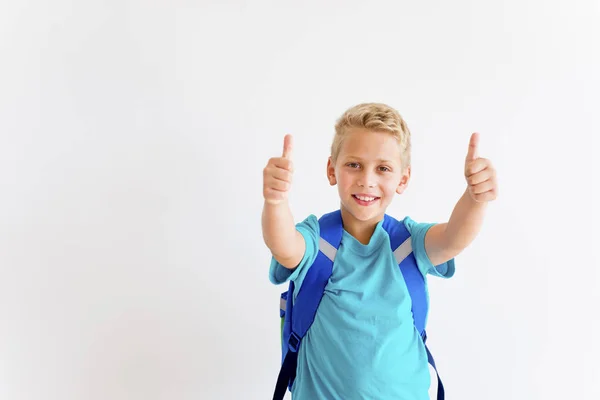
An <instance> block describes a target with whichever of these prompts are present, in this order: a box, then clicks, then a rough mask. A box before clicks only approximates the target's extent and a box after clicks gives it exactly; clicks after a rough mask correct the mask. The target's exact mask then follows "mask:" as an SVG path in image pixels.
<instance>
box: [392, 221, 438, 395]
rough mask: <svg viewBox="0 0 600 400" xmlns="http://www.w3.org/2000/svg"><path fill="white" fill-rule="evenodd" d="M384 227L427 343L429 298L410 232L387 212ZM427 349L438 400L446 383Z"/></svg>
mask: <svg viewBox="0 0 600 400" xmlns="http://www.w3.org/2000/svg"><path fill="white" fill-rule="evenodd" d="M383 229H385V231H386V232H387V233H388V235H389V237H390V245H391V248H392V251H393V252H394V257H395V258H396V261H397V262H398V264H399V266H400V271H401V272H402V276H403V278H404V281H405V282H406V286H407V288H408V293H409V295H410V299H411V303H412V307H411V311H412V315H413V321H414V324H415V327H416V328H417V331H418V332H419V334H420V335H421V338H422V339H423V344H425V342H426V341H427V333H426V331H425V324H426V323H427V313H428V312H429V299H428V297H427V289H426V286H425V278H424V277H423V274H421V271H420V270H419V267H418V266H417V260H416V258H415V255H414V254H413V251H412V242H411V237H410V232H409V231H408V229H407V228H406V226H405V225H404V223H403V222H400V221H398V220H396V219H394V218H392V217H390V216H389V215H387V214H386V215H385V216H384V219H383ZM425 350H426V351H427V361H428V362H429V364H431V366H432V367H433V369H434V370H435V373H436V376H437V380H438V394H437V400H444V397H445V392H444V385H442V380H441V379H440V375H439V374H438V372H437V367H436V366H435V360H434V359H433V356H432V355H431V352H430V351H429V348H428V347H427V344H425Z"/></svg>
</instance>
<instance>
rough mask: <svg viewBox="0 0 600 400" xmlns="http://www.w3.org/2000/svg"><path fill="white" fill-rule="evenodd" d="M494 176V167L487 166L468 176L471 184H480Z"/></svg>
mask: <svg viewBox="0 0 600 400" xmlns="http://www.w3.org/2000/svg"><path fill="white" fill-rule="evenodd" d="M493 177H494V171H493V169H492V168H485V169H484V170H482V171H479V172H477V173H474V174H471V175H468V176H467V183H468V184H469V185H471V186H474V185H478V184H480V183H481V182H485V181H487V180H490V179H491V178H493Z"/></svg>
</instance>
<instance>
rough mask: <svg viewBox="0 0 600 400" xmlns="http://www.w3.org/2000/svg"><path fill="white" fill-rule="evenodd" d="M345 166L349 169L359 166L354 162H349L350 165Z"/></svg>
mask: <svg viewBox="0 0 600 400" xmlns="http://www.w3.org/2000/svg"><path fill="white" fill-rule="evenodd" d="M346 166H348V167H350V168H358V167H359V166H360V165H358V163H355V162H350V163H348V164H346Z"/></svg>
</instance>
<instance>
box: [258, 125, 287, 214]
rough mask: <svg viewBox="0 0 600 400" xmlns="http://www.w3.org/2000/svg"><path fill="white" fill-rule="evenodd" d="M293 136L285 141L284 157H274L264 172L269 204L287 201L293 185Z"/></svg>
mask: <svg viewBox="0 0 600 400" xmlns="http://www.w3.org/2000/svg"><path fill="white" fill-rule="evenodd" d="M293 172H294V168H293V165H292V135H286V136H285V138H284V139H283V155H282V156H281V157H274V158H271V159H270V160H269V163H268V164H267V166H266V167H265V169H264V170H263V196H264V197H265V202H266V203H269V204H279V203H281V202H283V201H286V200H287V198H288V192H289V190H290V187H291V185H292V174H293Z"/></svg>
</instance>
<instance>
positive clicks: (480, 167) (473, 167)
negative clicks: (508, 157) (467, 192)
mask: <svg viewBox="0 0 600 400" xmlns="http://www.w3.org/2000/svg"><path fill="white" fill-rule="evenodd" d="M489 165H490V163H489V161H488V160H486V159H485V158H478V159H476V160H473V161H470V162H467V165H465V176H467V177H470V176H472V175H475V174H478V173H480V172H481V171H484V170H485V169H487V168H488V167H489Z"/></svg>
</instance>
